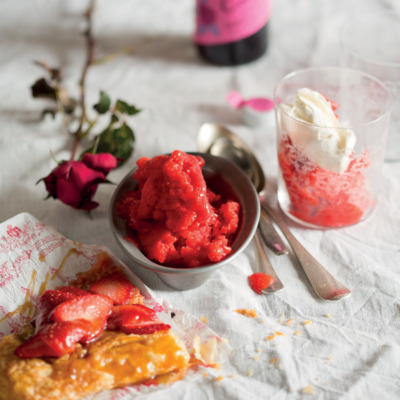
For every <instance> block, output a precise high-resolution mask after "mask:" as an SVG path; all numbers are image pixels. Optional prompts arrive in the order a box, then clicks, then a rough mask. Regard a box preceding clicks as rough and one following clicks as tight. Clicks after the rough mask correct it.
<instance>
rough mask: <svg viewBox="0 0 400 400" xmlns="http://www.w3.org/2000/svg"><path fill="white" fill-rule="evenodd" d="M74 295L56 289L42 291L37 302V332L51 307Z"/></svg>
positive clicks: (45, 320)
mask: <svg viewBox="0 0 400 400" xmlns="http://www.w3.org/2000/svg"><path fill="white" fill-rule="evenodd" d="M74 297H75V296H74V295H73V294H71V293H63V292H60V291H58V290H46V291H45V292H43V294H42V295H41V296H40V298H39V301H38V304H37V315H36V321H35V324H36V332H38V330H39V329H40V327H41V326H42V324H43V323H45V322H47V317H48V315H49V313H50V311H51V310H53V308H55V307H56V306H58V305H59V304H61V303H63V302H64V301H67V300H71V299H73V298H74Z"/></svg>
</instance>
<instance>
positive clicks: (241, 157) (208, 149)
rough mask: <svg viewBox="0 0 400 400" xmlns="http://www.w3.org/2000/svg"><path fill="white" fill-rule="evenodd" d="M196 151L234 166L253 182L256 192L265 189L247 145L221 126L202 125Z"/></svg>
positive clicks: (256, 164) (259, 170)
mask: <svg viewBox="0 0 400 400" xmlns="http://www.w3.org/2000/svg"><path fill="white" fill-rule="evenodd" d="M197 149H198V151H200V152H202V153H209V154H212V155H214V156H219V157H223V158H225V159H228V160H229V161H231V162H233V163H234V164H236V165H237V166H238V167H239V168H241V169H242V170H243V171H244V173H245V174H246V175H247V176H248V177H249V179H250V180H251V181H252V182H253V184H254V187H255V188H256V190H257V192H258V193H260V192H262V191H263V190H264V188H265V175H264V172H263V170H262V168H261V165H260V163H259V162H258V160H257V159H256V157H255V156H254V154H253V152H252V151H251V149H250V148H249V147H248V146H247V144H246V143H245V142H244V141H243V140H242V139H241V138H240V137H238V136H236V135H235V134H233V133H232V132H231V131H230V130H228V129H226V128H225V127H224V126H222V125H217V124H210V123H207V124H204V125H203V126H202V127H201V128H200V131H199V133H198V135H197Z"/></svg>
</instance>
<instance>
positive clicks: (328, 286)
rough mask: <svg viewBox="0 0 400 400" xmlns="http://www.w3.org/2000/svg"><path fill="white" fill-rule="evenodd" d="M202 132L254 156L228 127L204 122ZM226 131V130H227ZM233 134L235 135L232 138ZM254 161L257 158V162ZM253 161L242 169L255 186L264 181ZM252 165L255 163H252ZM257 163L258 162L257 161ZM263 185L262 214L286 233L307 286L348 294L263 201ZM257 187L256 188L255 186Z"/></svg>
mask: <svg viewBox="0 0 400 400" xmlns="http://www.w3.org/2000/svg"><path fill="white" fill-rule="evenodd" d="M202 130H203V132H204V131H205V132H208V134H209V135H211V133H210V132H212V135H214V137H222V138H225V141H226V140H227V139H226V138H227V137H228V138H229V140H230V141H231V142H233V143H234V144H235V146H232V147H231V153H233V154H236V153H238V152H239V151H240V152H241V153H242V154H243V153H246V152H247V153H249V154H250V155H251V156H249V157H248V158H247V159H248V160H251V159H255V160H256V158H255V156H254V154H253V152H252V151H251V150H250V149H249V147H248V146H247V145H245V146H242V144H243V141H242V140H241V139H240V138H238V137H237V136H236V135H235V134H233V133H232V132H230V131H229V130H228V129H226V128H225V127H223V126H220V125H216V124H210V123H209V124H205V125H203V126H202V127H201V131H202ZM218 132H223V134H218ZM227 132H229V134H228V133H227ZM236 138H237V139H236ZM213 150H214V153H213V154H214V155H220V156H222V157H224V156H225V155H227V154H228V153H229V151H228V145H227V144H226V143H225V150H224V152H220V154H216V153H217V152H218V151H217V150H218V147H215V148H214V146H213ZM230 160H231V161H233V162H235V156H231V158H230ZM236 164H237V165H239V167H241V168H243V167H242V165H241V164H240V163H238V162H236ZM257 164H258V162H257ZM257 164H250V166H252V168H250V169H249V168H246V169H244V168H243V169H244V170H245V172H246V173H247V174H248V176H249V178H250V179H251V180H252V181H253V183H254V185H255V186H256V188H259V185H260V182H264V183H265V176H264V172H263V170H262V168H261V167H259V168H257ZM254 165H255V166H254ZM258 165H259V164H258ZM264 187H265V185H264V186H263V188H262V190H261V193H260V201H261V206H262V208H263V210H264V213H262V214H268V215H269V216H270V217H271V218H272V219H273V220H274V221H275V223H276V224H277V225H278V227H279V228H280V230H281V231H282V233H283V235H284V236H285V237H286V240H287V241H288V243H289V244H290V246H291V248H292V250H293V252H294V254H295V255H296V257H297V259H298V261H299V263H300V265H301V267H302V268H303V270H304V272H305V274H306V276H307V278H308V279H309V281H310V283H311V286H312V287H313V289H314V290H315V293H316V294H317V295H318V296H319V297H320V298H321V299H323V300H339V299H342V298H344V297H347V296H349V295H350V294H351V292H350V290H349V289H348V288H347V287H346V286H344V285H343V284H342V283H341V282H339V281H338V280H337V279H336V278H334V277H333V276H332V275H331V274H330V273H329V272H328V271H327V270H326V269H325V268H324V267H323V266H322V265H321V264H320V263H319V262H318V261H317V260H316V259H315V258H314V257H313V256H312V255H311V254H310V253H309V252H308V251H307V250H306V249H305V248H304V247H303V245H302V244H301V243H300V242H299V241H298V240H297V239H296V238H295V237H294V236H293V234H292V233H291V231H290V230H289V228H288V227H287V225H286V223H285V221H284V219H283V218H282V217H281V216H280V215H279V214H278V213H276V212H275V211H274V210H273V209H272V208H271V207H270V205H269V204H268V203H267V201H266V198H265V192H264ZM258 190H259V189H258Z"/></svg>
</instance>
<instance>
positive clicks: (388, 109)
mask: <svg viewBox="0 0 400 400" xmlns="http://www.w3.org/2000/svg"><path fill="white" fill-rule="evenodd" d="M313 71H315V72H316V71H319V72H322V71H337V72H351V73H356V74H358V75H360V76H364V77H366V78H368V79H370V80H372V81H374V82H375V83H377V84H379V85H380V86H381V87H382V89H384V90H385V91H386V94H387V95H388V106H387V107H386V109H385V111H384V112H382V113H381V115H379V117H377V118H375V119H373V120H371V121H367V122H364V123H361V124H354V125H353V124H352V125H351V126H343V127H339V128H336V127H335V129H337V130H349V129H355V128H360V127H365V126H369V125H373V124H375V123H377V122H378V121H380V120H381V119H383V118H385V117H386V116H387V115H388V114H390V112H391V110H392V107H393V102H394V99H393V95H392V93H391V92H390V90H389V88H388V87H387V86H386V85H385V84H384V83H383V82H382V81H381V80H379V79H378V78H375V77H374V76H372V75H370V74H368V73H366V72H363V71H360V70H357V69H353V68H344V67H310V68H303V69H298V70H295V71H292V72H290V73H288V74H286V75H285V76H283V77H282V78H281V79H279V81H278V83H277V84H276V85H275V88H274V106H275V111H276V110H278V109H279V111H280V112H282V113H283V114H284V115H285V116H286V117H288V118H289V119H291V120H293V121H296V122H297V123H299V124H303V125H305V126H313V127H316V128H319V129H332V127H328V126H321V125H316V124H313V123H310V122H307V121H300V120H298V119H296V118H294V117H293V116H291V115H290V114H288V113H287V112H286V111H285V110H284V109H283V108H282V107H280V102H278V97H277V91H278V89H279V86H280V85H281V84H282V83H284V82H285V81H287V80H289V79H290V78H292V77H294V76H296V75H301V74H304V73H310V72H313ZM304 87H305V86H304Z"/></svg>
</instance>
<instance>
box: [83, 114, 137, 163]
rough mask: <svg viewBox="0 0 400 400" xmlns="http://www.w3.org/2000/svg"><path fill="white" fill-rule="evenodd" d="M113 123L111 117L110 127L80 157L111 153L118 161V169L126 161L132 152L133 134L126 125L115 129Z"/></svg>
mask: <svg viewBox="0 0 400 400" xmlns="http://www.w3.org/2000/svg"><path fill="white" fill-rule="evenodd" d="M114 123H115V117H114V116H112V117H111V122H110V125H109V126H108V127H107V128H106V129H105V130H104V131H103V132H102V133H100V135H98V136H97V137H96V138H95V139H94V140H93V144H92V146H91V147H90V148H88V149H87V150H85V151H84V152H83V153H82V155H83V154H84V153H95V154H97V153H111V154H112V155H113V156H115V157H116V158H117V159H118V167H120V166H121V165H122V164H123V163H124V162H125V161H126V160H128V158H129V157H130V156H131V155H132V152H133V150H134V144H135V134H134V132H133V130H132V129H131V128H130V127H129V126H128V125H127V124H126V123H123V124H122V125H121V126H119V127H116V128H115V127H114ZM82 155H81V156H82Z"/></svg>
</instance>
